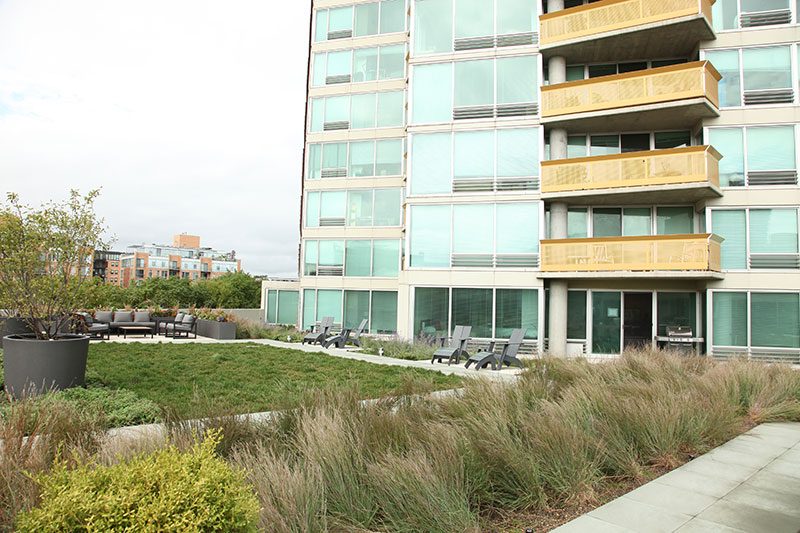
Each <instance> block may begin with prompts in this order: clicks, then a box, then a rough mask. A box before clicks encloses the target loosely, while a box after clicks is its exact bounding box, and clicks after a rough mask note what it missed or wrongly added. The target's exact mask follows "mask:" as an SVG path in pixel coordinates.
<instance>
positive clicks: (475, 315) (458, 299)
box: [452, 289, 492, 339]
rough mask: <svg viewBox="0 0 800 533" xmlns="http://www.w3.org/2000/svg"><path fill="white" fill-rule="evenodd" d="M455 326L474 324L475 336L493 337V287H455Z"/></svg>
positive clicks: (473, 335)
mask: <svg viewBox="0 0 800 533" xmlns="http://www.w3.org/2000/svg"><path fill="white" fill-rule="evenodd" d="M452 306H453V309H452V313H453V314H452V317H453V318H452V320H453V326H472V331H471V332H470V335H471V336H472V337H473V338H483V339H487V338H491V337H492V289H453V304H452Z"/></svg>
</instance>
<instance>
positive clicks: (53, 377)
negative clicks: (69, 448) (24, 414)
mask: <svg viewBox="0 0 800 533" xmlns="http://www.w3.org/2000/svg"><path fill="white" fill-rule="evenodd" d="M88 355H89V337H87V336H85V335H63V336H61V337H60V338H58V339H56V340H46V341H43V340H38V339H36V337H35V336H34V335H30V334H23V335H8V336H6V337H5V338H4V339H3V370H4V373H5V389H6V392H7V393H9V394H11V395H12V396H13V397H15V398H21V397H23V396H35V395H38V394H42V393H43V392H47V391H50V390H54V389H58V390H60V389H68V388H70V387H81V386H83V385H84V383H85V382H86V358H87V357H88Z"/></svg>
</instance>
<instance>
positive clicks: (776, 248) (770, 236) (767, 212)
mask: <svg viewBox="0 0 800 533" xmlns="http://www.w3.org/2000/svg"><path fill="white" fill-rule="evenodd" d="M750 253H753V254H794V253H797V209H751V210H750Z"/></svg>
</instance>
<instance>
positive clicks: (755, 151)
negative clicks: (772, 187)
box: [723, 126, 796, 172]
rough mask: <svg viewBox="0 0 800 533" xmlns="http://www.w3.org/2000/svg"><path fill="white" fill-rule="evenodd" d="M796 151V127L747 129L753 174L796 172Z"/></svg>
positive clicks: (749, 161) (748, 154)
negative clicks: (769, 171) (771, 171)
mask: <svg viewBox="0 0 800 533" xmlns="http://www.w3.org/2000/svg"><path fill="white" fill-rule="evenodd" d="M794 150H795V142H794V126H770V127H756V128H747V169H748V170H749V171H751V172H752V171H754V170H756V171H758V170H794V168H795V166H796V164H795V154H794ZM723 161H724V159H723Z"/></svg>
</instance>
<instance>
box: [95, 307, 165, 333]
mask: <svg viewBox="0 0 800 533" xmlns="http://www.w3.org/2000/svg"><path fill="white" fill-rule="evenodd" d="M94 322H100V323H103V324H108V327H109V328H110V329H111V330H112V331H118V330H119V328H121V327H123V326H129V327H130V326H139V327H148V328H150V329H151V330H152V329H153V328H154V327H155V325H156V323H155V322H154V321H153V319H152V318H151V317H150V311H96V312H95V314H94Z"/></svg>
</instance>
